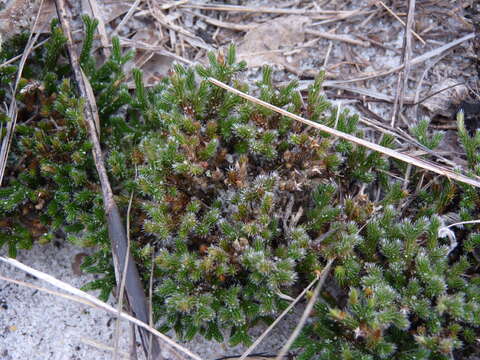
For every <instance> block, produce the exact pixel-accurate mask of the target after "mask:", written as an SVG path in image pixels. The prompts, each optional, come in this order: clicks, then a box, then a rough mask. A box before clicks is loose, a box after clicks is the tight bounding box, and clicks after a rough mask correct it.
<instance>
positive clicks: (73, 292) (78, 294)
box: [0, 256, 202, 360]
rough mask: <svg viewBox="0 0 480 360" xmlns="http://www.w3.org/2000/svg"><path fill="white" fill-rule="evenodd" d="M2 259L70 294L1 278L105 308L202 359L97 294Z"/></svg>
mask: <svg viewBox="0 0 480 360" xmlns="http://www.w3.org/2000/svg"><path fill="white" fill-rule="evenodd" d="M0 261H3V262H5V263H7V264H9V265H11V266H14V267H16V268H17V269H20V270H22V271H24V272H26V273H28V274H30V275H33V276H35V277H37V278H39V279H40V280H43V281H46V282H47V283H49V284H50V285H53V286H55V287H58V288H60V289H62V290H64V291H66V292H68V293H69V294H65V293H61V292H58V291H54V290H50V289H46V288H43V287H40V286H37V285H34V284H30V283H26V282H23V281H19V280H14V279H10V278H7V277H4V276H1V275H0V280H4V281H8V282H11V283H15V284H18V285H21V286H26V287H29V288H32V289H36V290H39V291H42V292H45V293H48V294H51V295H55V296H59V297H62V298H65V299H68V300H72V301H75V302H77V303H80V304H84V305H87V306H90V307H95V308H99V309H101V310H104V311H106V312H108V313H110V314H112V315H115V316H117V315H119V316H120V317H121V318H122V319H124V320H127V321H129V322H132V323H134V324H135V325H137V326H139V327H141V328H143V329H145V330H146V331H148V332H150V333H152V334H153V335H155V336H156V337H158V338H160V339H161V340H162V341H164V342H165V343H166V344H168V345H169V346H171V347H172V348H174V349H177V350H178V351H180V352H182V353H183V354H185V355H187V356H189V357H191V358H192V359H195V360H202V358H201V357H199V356H198V355H196V354H194V353H192V352H191V351H190V350H188V349H186V348H184V347H183V346H181V345H179V344H177V343H176V342H175V341H173V340H172V339H170V338H169V337H168V336H166V335H164V334H162V333H161V332H159V331H157V330H156V329H155V328H152V327H151V326H149V325H147V324H146V323H144V322H143V321H140V320H138V319H137V318H135V317H133V316H131V315H129V314H127V313H125V312H123V311H122V312H121V313H120V314H118V311H117V309H115V308H114V307H112V306H110V305H108V304H107V303H104V302H103V301H100V300H99V299H97V298H96V297H95V296H92V295H90V294H87V293H86V292H84V291H82V290H79V289H77V288H75V287H73V286H71V285H70V284H67V283H65V282H63V281H61V280H58V279H57V278H55V277H53V276H51V275H49V274H46V273H44V272H42V271H39V270H36V269H33V268H31V267H30V266H28V265H25V264H23V263H21V262H20V261H18V260H15V259H12V258H7V257H3V256H0Z"/></svg>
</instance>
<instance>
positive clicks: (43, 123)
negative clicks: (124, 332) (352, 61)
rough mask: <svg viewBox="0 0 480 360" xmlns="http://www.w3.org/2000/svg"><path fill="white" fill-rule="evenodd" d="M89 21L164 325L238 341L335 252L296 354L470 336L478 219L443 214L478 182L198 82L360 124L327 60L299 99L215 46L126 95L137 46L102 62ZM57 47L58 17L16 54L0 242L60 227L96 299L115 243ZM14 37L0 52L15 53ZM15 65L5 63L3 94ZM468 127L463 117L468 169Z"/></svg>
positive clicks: (387, 354) (96, 78)
mask: <svg viewBox="0 0 480 360" xmlns="http://www.w3.org/2000/svg"><path fill="white" fill-rule="evenodd" d="M84 22H85V33H86V35H85V40H84V44H83V48H82V52H81V56H80V61H81V66H82V68H83V71H84V72H85V74H86V75H87V76H88V78H89V81H90V83H91V86H92V89H93V91H94V94H95V97H96V101H97V106H98V110H99V115H100V124H101V128H100V129H99V130H100V134H101V145H102V147H103V150H104V153H105V162H106V165H107V169H108V173H109V177H110V180H111V182H112V188H113V189H114V192H115V199H116V201H117V203H118V204H119V207H120V209H121V210H122V211H123V213H124V214H126V208H127V206H128V201H129V198H130V194H131V193H132V191H133V193H134V197H133V202H132V208H131V212H130V224H131V225H130V237H131V239H132V253H133V256H134V259H135V260H136V262H137V264H138V266H139V268H140V273H141V276H142V278H143V279H144V281H145V287H146V288H147V287H148V283H149V280H150V274H151V272H152V270H153V284H154V294H153V295H154V296H153V309H154V316H155V320H156V321H157V324H158V325H159V327H160V328H161V330H164V331H166V330H168V329H174V330H175V331H176V332H177V334H178V335H179V336H180V337H182V338H184V339H191V338H193V337H194V336H195V335H196V334H201V335H203V336H204V337H206V338H207V339H215V340H217V341H223V337H224V335H225V334H227V333H229V341H230V343H231V344H232V345H235V344H239V343H244V344H248V343H250V342H251V340H252V339H250V335H249V329H250V328H251V327H252V326H253V325H255V324H257V323H258V322H260V321H265V322H268V321H271V320H272V319H273V318H274V317H275V316H277V315H278V314H279V312H281V311H282V310H283V309H284V308H285V307H286V306H287V305H288V302H287V301H286V300H285V296H284V295H285V294H286V295H289V296H291V297H295V296H296V295H297V294H298V293H299V292H300V291H301V290H302V289H303V288H304V287H305V286H306V284H308V282H310V281H311V280H312V279H313V278H314V277H315V276H316V274H318V273H319V272H321V271H322V269H323V268H324V266H325V264H326V263H327V261H328V260H330V259H334V264H333V266H332V272H331V274H330V275H329V277H328V279H327V284H328V286H325V287H324V289H323V291H322V294H321V298H320V299H319V300H318V302H317V303H316V305H315V313H314V317H313V318H312V321H310V323H309V325H308V326H307V328H306V329H305V331H304V332H303V333H302V335H301V337H300V338H299V339H298V341H297V344H296V345H297V348H298V351H299V357H300V358H302V359H310V358H319V359H352V358H354V357H355V358H359V359H384V358H395V359H447V358H451V356H453V355H452V354H455V355H456V354H462V355H468V354H469V353H471V352H473V351H474V350H475V349H476V348H475V346H478V345H476V344H475V339H476V338H478V336H479V326H480V317H479V315H478V314H480V295H479V294H480V281H479V278H478V275H477V274H476V273H475V272H476V271H477V272H478V250H479V246H480V237H479V234H478V225H476V224H472V225H466V226H465V228H463V229H460V228H458V229H457V228H455V229H448V228H446V227H445V222H446V219H448V218H447V217H446V215H447V214H452V213H456V214H458V216H459V217H460V219H461V220H471V219H478V215H479V211H478V209H479V207H480V196H479V192H478V190H477V189H475V188H473V187H470V186H466V185H462V186H460V185H458V184H456V183H453V182H450V181H448V180H439V181H435V180H434V179H431V178H430V177H429V175H425V173H422V174H421V177H420V174H419V173H415V172H412V174H411V178H410V181H409V182H408V183H403V182H398V181H397V180H395V178H404V176H405V174H404V170H405V166H404V164H400V163H398V162H396V161H391V160H389V159H387V158H385V157H384V156H382V155H380V154H379V153H376V152H372V151H370V150H367V149H365V148H363V147H360V146H357V145H354V144H352V143H349V142H347V141H344V140H340V139H336V138H334V137H332V136H330V135H328V134H326V133H323V132H320V131H318V130H315V129H312V128H308V127H306V126H304V125H301V124H299V123H294V122H293V121H292V120H291V119H289V118H286V117H284V116H281V115H279V114H277V113H276V112H273V111H272V110H269V109H265V108H263V107H261V106H259V105H257V104H253V103H251V102H249V101H246V100H244V99H242V98H241V97H239V96H237V95H234V94H232V93H229V92H226V91H224V90H222V89H220V88H218V87H217V86H215V85H213V84H212V83H211V82H209V81H208V79H209V78H216V79H218V80H220V81H223V82H225V83H228V84H229V85H231V86H234V87H236V88H238V89H240V90H242V91H248V92H250V93H254V94H257V95H258V96H259V98H261V99H262V100H264V101H267V102H269V103H271V104H273V105H275V106H278V107H281V108H283V109H286V110H288V111H290V112H293V113H295V114H299V115H301V116H304V117H307V118H309V119H312V120H313V121H316V122H318V123H321V124H324V125H327V126H330V127H335V128H336V129H337V130H340V131H343V132H346V133H349V134H352V135H355V136H357V137H363V131H362V129H361V128H360V126H359V125H358V116H356V115H351V114H349V113H348V111H346V110H343V111H339V109H338V108H335V107H332V106H331V104H330V103H329V102H328V101H327V100H326V98H325V96H324V93H323V91H322V86H321V84H322V80H323V74H321V75H320V76H319V77H318V78H317V79H316V80H315V82H314V83H313V84H312V85H311V86H310V88H309V89H308V92H307V94H306V96H304V95H302V93H301V92H300V91H299V90H298V81H292V82H290V83H289V84H287V85H284V86H282V87H278V86H276V85H275V84H274V82H273V77H272V70H271V69H270V68H268V67H265V68H264V69H263V71H262V78H261V79H260V80H259V81H258V82H257V83H255V84H245V83H244V82H242V81H240V80H239V79H240V77H239V76H238V73H239V72H241V71H243V70H244V69H245V64H244V63H237V62H236V60H235V47H234V46H233V45H232V46H230V47H229V48H228V50H227V53H226V55H225V56H224V55H222V54H219V55H217V56H215V55H214V54H209V55H208V59H209V62H210V65H209V66H208V67H203V66H197V67H196V68H186V67H183V66H180V65H176V66H175V67H174V69H173V72H172V74H171V75H170V76H168V77H166V78H165V79H163V80H162V81H161V82H160V83H159V84H157V85H156V86H153V87H149V88H147V87H145V86H144V84H143V81H142V77H143V74H142V72H141V71H140V70H133V72H132V78H133V81H134V83H135V90H133V91H131V90H129V89H128V87H127V85H126V81H125V79H126V78H127V75H126V74H125V73H124V70H123V66H124V65H125V64H126V63H127V62H129V61H130V60H131V59H132V53H131V52H127V53H122V51H121V48H120V43H119V40H118V39H117V38H114V39H112V55H111V56H110V57H109V58H108V59H107V60H106V61H105V62H104V63H103V64H101V65H99V66H98V65H97V63H98V61H97V59H95V58H94V57H93V56H92V48H93V44H94V43H93V41H94V34H95V31H96V26H97V22H96V21H95V20H91V19H89V18H88V17H86V18H84ZM20 40H21V39H20ZM20 40H17V42H18V43H19V44H20V46H21V44H23V43H22V41H20ZM12 41H13V40H12ZM64 45H65V37H64V36H63V34H62V32H61V30H60V28H59V27H58V26H57V25H56V24H55V23H54V24H53V25H52V35H51V37H50V40H49V41H48V43H47V44H46V45H45V46H44V47H43V48H42V49H40V50H39V51H37V52H36V53H35V56H34V57H33V58H32V59H31V60H29V62H27V67H26V72H25V74H26V77H25V79H22V82H21V84H20V85H21V86H20V89H22V90H23V91H21V94H19V95H18V102H19V109H20V112H19V118H18V124H17V129H16V134H15V137H14V141H13V144H12V151H11V153H10V155H9V163H8V166H7V172H6V177H5V186H3V187H2V188H0V223H1V225H2V226H1V227H0V246H3V247H4V248H6V250H7V251H8V253H9V255H10V256H15V254H16V253H17V249H28V248H29V247H31V246H32V244H33V242H34V241H38V242H40V243H46V242H48V241H50V240H51V239H52V238H54V237H56V236H62V235H64V236H65V238H67V239H68V240H69V241H71V242H73V243H75V244H77V245H79V246H94V247H95V248H96V252H95V253H94V254H93V255H91V256H89V257H87V258H86V260H85V261H84V263H83V265H82V268H83V269H84V270H85V271H88V272H92V273H99V274H102V277H101V278H99V279H97V280H95V281H93V282H91V283H89V284H86V285H85V287H84V289H85V290H100V296H101V298H102V299H107V298H108V296H109V294H110V292H111V291H112V288H113V287H114V285H115V276H114V273H113V268H112V265H111V256H110V244H109V241H108V237H107V229H106V226H105V217H104V211H103V206H102V205H103V204H102V197H101V193H100V186H99V183H98V179H97V176H96V169H95V166H94V162H93V158H92V155H91V154H90V152H91V145H90V143H89V140H88V136H87V132H86V129H85V124H84V118H83V106H84V100H83V99H79V98H78V97H77V96H76V92H75V90H74V86H73V84H72V74H71V69H70V67H69V65H68V62H67V61H66V59H65V58H64V56H65V49H64ZM12 49H13V48H9V49H5V50H4V52H2V53H1V54H0V58H1V59H6V58H8V57H10V56H13V55H15V54H17V53H18V52H17V50H12ZM13 66H15V65H13ZM39 69H41V71H38V70H39ZM14 72H15V70H14V68H12V69H10V70H8V71H7V69H5V67H4V68H0V91H3V92H1V93H0V96H1V100H2V101H6V99H7V98H8V96H10V95H9V88H8V85H9V84H10V83H11V82H12V81H13V76H14ZM32 115H33V116H34V117H33V118H31V116H32ZM5 117H6V116H5V114H3V119H4V121H7V119H6V118H5ZM427 127H428V122H426V121H421V122H420V123H419V124H418V125H417V126H416V127H413V128H412V129H411V132H412V134H413V135H414V136H415V137H416V138H417V140H418V141H419V142H420V143H421V144H422V145H424V146H426V147H428V148H431V149H433V148H435V147H436V146H437V145H438V143H439V142H440V140H441V137H440V136H439V135H436V134H434V135H433V136H430V135H429V134H428V132H427ZM477 137H478V133H477V135H475V137H472V136H470V135H469V134H468V133H467V132H466V131H465V130H464V126H463V125H462V122H461V119H459V138H460V140H461V142H462V144H463V145H464V147H465V149H466V153H467V159H468V161H469V165H470V170H472V172H476V173H478V160H479V159H478V156H477V152H478V147H479V143H480V142H479V141H477V140H478V139H477ZM393 140H394V139H393V138H392V137H390V136H383V137H382V138H381V140H380V143H381V144H382V145H383V146H387V147H393V144H394V141H393ZM391 174H393V175H395V178H394V177H392V176H390V175H391ZM425 178H427V179H428V180H431V181H430V182H429V187H425V186H422V184H423V185H424V184H425V183H426V181H424V180H425ZM420 179H421V181H422V183H420V184H419V182H418V181H419V180H420Z"/></svg>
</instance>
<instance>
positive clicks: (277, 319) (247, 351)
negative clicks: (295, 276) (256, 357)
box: [238, 276, 319, 360]
mask: <svg viewBox="0 0 480 360" xmlns="http://www.w3.org/2000/svg"><path fill="white" fill-rule="evenodd" d="M318 279H319V278H318V276H317V277H316V278H315V279H314V280H313V281H312V282H311V283H310V284H308V286H307V287H306V288H305V289H303V291H302V292H301V293H300V294H299V295H298V296H297V297H296V298H295V300H294V301H292V302H291V303H290V305H288V307H287V308H286V309H285V310H283V312H282V313H281V314H280V315H279V316H278V317H277V318H276V319H275V321H274V322H273V323H271V324H270V326H269V327H268V328H267V329H266V330H265V331H264V332H263V333H262V334H261V335H260V336H259V337H258V338H257V339H256V340H255V342H254V343H253V344H252V345H250V347H249V348H248V349H247V350H245V352H244V353H243V354H242V356H240V357H239V358H238V360H244V359H245V358H246V357H247V356H248V355H250V354H251V353H252V351H253V350H255V348H256V347H257V346H258V345H259V344H260V343H261V342H262V341H263V339H265V337H266V336H267V335H268V334H269V333H270V332H271V331H272V330H273V328H274V327H275V326H277V324H278V323H279V322H280V320H282V319H283V318H284V317H285V315H287V314H288V312H289V311H290V310H291V309H292V308H293V307H294V306H295V305H296V304H297V303H298V302H299V301H300V300H301V299H302V298H303V297H304V296H305V294H306V293H307V291H308V290H310V289H311V287H312V286H313V285H314V284H315V282H317V280H318Z"/></svg>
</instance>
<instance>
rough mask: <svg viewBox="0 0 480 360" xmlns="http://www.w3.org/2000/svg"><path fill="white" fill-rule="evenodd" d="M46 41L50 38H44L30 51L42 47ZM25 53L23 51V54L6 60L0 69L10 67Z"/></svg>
mask: <svg viewBox="0 0 480 360" xmlns="http://www.w3.org/2000/svg"><path fill="white" fill-rule="evenodd" d="M48 40H50V38H46V39H44V40H42V41H40V42H39V43H38V44H37V45H35V46H33V47H32V50H35V49H38V48H39V47H40V46H42V45H43V44H45V43H46V42H47V41H48ZM24 53H25V51H24V52H23V53H21V54H20V55H17V56H14V57H12V58H11V59H8V60H7V61H5V62H3V63H1V64H0V69H1V68H2V67H4V66H7V65H10V64H11V63H14V62H15V61H17V60H18V59H20V58H21V57H22V56H23V54H24Z"/></svg>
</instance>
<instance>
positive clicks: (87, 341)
mask: <svg viewBox="0 0 480 360" xmlns="http://www.w3.org/2000/svg"><path fill="white" fill-rule="evenodd" d="M80 341H81V342H82V343H84V344H86V345H90V346H93V347H96V348H97V349H100V350H104V351H108V352H113V351H114V348H113V347H111V346H108V345H106V344H103V343H101V342H98V341H96V340H93V339H90V338H87V337H84V336H82V337H80ZM118 355H119V356H121V357H123V358H124V359H126V360H130V355H129V354H128V353H126V352H123V351H119V352H118Z"/></svg>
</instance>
